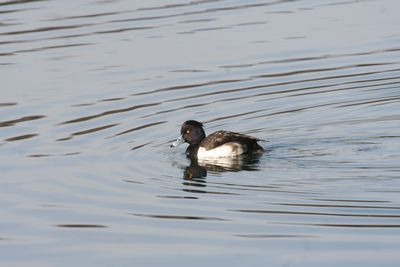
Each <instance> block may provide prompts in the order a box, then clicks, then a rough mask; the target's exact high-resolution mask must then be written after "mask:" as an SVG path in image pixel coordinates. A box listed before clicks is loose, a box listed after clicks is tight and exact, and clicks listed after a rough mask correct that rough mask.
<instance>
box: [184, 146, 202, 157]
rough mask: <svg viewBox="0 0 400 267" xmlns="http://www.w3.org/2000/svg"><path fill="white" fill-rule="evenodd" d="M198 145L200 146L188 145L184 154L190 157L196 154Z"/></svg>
mask: <svg viewBox="0 0 400 267" xmlns="http://www.w3.org/2000/svg"><path fill="white" fill-rule="evenodd" d="M199 146H200V145H199V144H192V145H189V146H188V148H187V149H186V155H187V156H191V157H193V156H194V157H195V156H197V151H198V150H199Z"/></svg>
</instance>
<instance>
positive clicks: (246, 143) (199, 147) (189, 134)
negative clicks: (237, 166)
mask: <svg viewBox="0 0 400 267" xmlns="http://www.w3.org/2000/svg"><path fill="white" fill-rule="evenodd" d="M257 141H261V140H260V139H258V138H255V137H252V136H248V135H244V134H241V133H235V132H227V131H218V132H215V133H212V134H210V135H209V136H207V137H206V134H205V132H204V129H203V124H202V123H200V122H198V121H195V120H188V121H185V122H184V123H183V124H182V127H181V136H180V137H179V138H178V139H177V140H176V141H175V142H173V143H172V144H171V147H175V146H178V145H180V144H182V143H184V142H187V143H189V147H188V148H187V149H186V154H187V155H189V156H192V157H193V156H196V157H198V158H224V157H237V156H239V155H241V154H260V153H262V152H264V149H263V148H262V147H261V146H260V145H259V144H257Z"/></svg>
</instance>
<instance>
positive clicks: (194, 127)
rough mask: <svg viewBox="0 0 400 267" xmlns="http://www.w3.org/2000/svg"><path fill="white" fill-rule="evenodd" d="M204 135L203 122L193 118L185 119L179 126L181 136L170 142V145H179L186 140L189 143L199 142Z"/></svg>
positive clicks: (195, 143)
mask: <svg viewBox="0 0 400 267" xmlns="http://www.w3.org/2000/svg"><path fill="white" fill-rule="evenodd" d="M205 137H206V133H205V132H204V129H203V124H202V123H201V122H198V121H195V120H189V121H185V122H184V123H183V124H182V127H181V136H180V137H179V138H178V139H177V140H176V141H175V142H173V143H172V144H171V147H175V146H179V145H180V144H182V143H184V142H186V143H189V144H190V145H197V144H199V143H200V142H201V141H202V140H203V139H204V138H205Z"/></svg>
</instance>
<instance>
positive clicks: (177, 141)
mask: <svg viewBox="0 0 400 267" xmlns="http://www.w3.org/2000/svg"><path fill="white" fill-rule="evenodd" d="M184 142H185V140H184V139H183V137H182V135H181V136H179V138H178V139H176V141H175V142H173V143H172V144H171V146H170V147H176V146H179V145H180V144H183V143H184Z"/></svg>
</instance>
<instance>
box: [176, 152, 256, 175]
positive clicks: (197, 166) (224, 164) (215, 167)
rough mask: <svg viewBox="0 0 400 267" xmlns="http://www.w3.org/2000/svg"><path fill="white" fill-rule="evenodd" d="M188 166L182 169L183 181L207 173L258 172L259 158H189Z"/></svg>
mask: <svg viewBox="0 0 400 267" xmlns="http://www.w3.org/2000/svg"><path fill="white" fill-rule="evenodd" d="M189 159H190V165H188V166H185V167H183V178H184V179H185V180H191V181H193V180H196V179H199V178H205V177H207V174H208V173H223V172H238V171H242V170H247V171H255V170H258V163H259V161H260V156H250V155H243V156H240V157H234V158H218V159H198V158H195V157H189Z"/></svg>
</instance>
